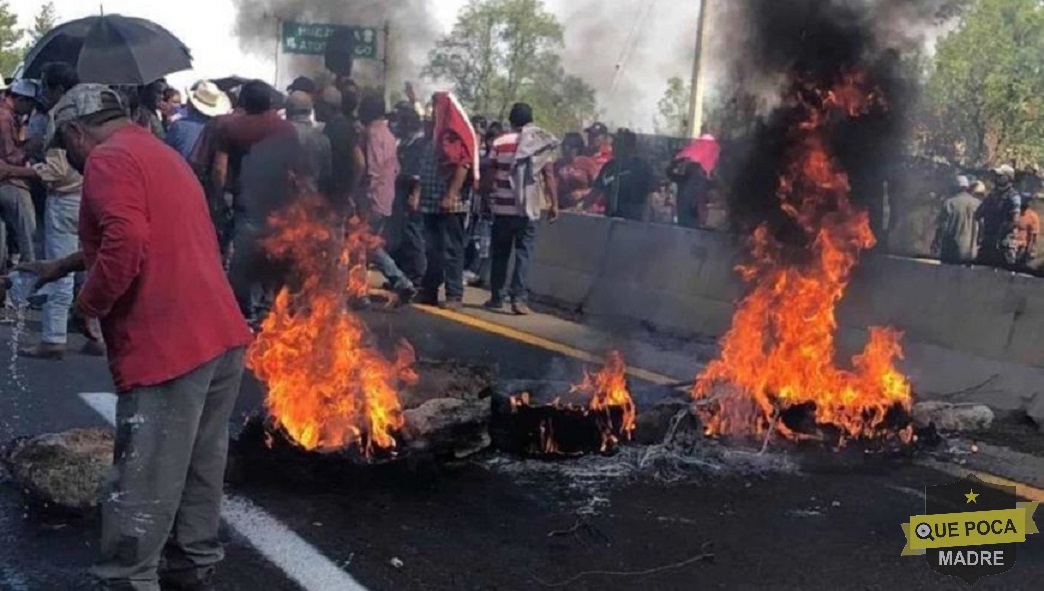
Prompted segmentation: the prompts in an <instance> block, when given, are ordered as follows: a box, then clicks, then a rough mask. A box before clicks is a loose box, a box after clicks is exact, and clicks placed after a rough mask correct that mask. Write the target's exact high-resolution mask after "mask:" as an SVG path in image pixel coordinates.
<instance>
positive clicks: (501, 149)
mask: <svg viewBox="0 0 1044 591" xmlns="http://www.w3.org/2000/svg"><path fill="white" fill-rule="evenodd" d="M518 139H519V133H518V132H511V133H505V134H504V135H502V136H500V137H498V138H497V139H496V140H494V141H493V149H492V151H491V160H492V161H493V194H492V197H491V199H490V209H492V211H493V215H517V216H524V215H526V209H525V203H524V202H523V200H522V199H521V197H520V194H519V192H518V191H517V190H516V189H515V188H513V187H512V184H511V171H512V168H513V167H514V165H515V153H516V152H518Z"/></svg>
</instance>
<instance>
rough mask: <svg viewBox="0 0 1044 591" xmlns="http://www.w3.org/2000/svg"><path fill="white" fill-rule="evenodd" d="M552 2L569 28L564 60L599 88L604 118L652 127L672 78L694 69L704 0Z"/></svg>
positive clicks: (649, 129) (555, 0)
mask: <svg viewBox="0 0 1044 591" xmlns="http://www.w3.org/2000/svg"><path fill="white" fill-rule="evenodd" d="M728 1H731V0H728ZM548 6H549V8H550V9H551V10H552V11H554V12H555V14H556V15H558V17H559V19H560V20H561V22H562V24H563V25H564V27H565V51H564V54H563V64H564V66H565V68H566V70H567V71H568V72H569V73H570V74H574V75H577V76H580V77H581V78H583V79H584V80H585V81H587V83H588V84H590V85H591V86H592V87H593V88H594V89H595V91H596V92H597V96H598V103H599V107H600V108H601V109H602V111H603V117H604V119H605V120H606V121H607V122H609V123H611V124H613V125H617V126H627V127H632V128H639V129H642V130H643V131H649V132H651V131H653V130H652V122H653V116H654V115H655V113H656V103H657V101H658V100H659V98H660V97H661V96H662V95H663V92H664V91H665V90H666V88H667V80H668V79H669V78H671V77H673V76H680V77H681V78H683V79H685V80H688V78H689V77H690V75H691V73H692V60H693V59H694V57H695V54H696V49H695V47H696V27H697V24H698V22H699V3H698V2H691V1H690V2H677V1H673V0H672V1H665V0H640V1H639V0H635V1H631V2H621V1H619V0H614V1H612V2H608V1H606V0H549V2H548Z"/></svg>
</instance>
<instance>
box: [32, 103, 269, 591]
mask: <svg viewBox="0 0 1044 591" xmlns="http://www.w3.org/2000/svg"><path fill="white" fill-rule="evenodd" d="M52 114H53V117H54V122H55V128H56V140H57V141H56V143H55V145H56V146H60V147H63V148H65V150H66V151H67V154H68V157H69V162H70V163H71V164H72V165H73V167H74V168H76V169H77V170H80V171H82V172H83V177H84V184H83V197H82V199H83V204H82V211H81V215H80V239H81V241H82V244H83V251H82V252H80V253H77V254H75V255H72V256H70V257H66V258H65V259H61V260H59V261H49V262H46V263H34V264H32V265H29V266H28V267H27V269H28V270H30V271H33V272H35V273H37V274H38V276H39V281H40V283H46V282H49V281H53V280H56V279H58V278H60V277H62V276H64V275H66V274H68V273H71V272H74V271H77V270H86V271H87V279H86V282H85V283H84V285H83V289H82V290H81V291H80V294H79V296H78V298H77V300H76V306H77V308H79V309H80V310H82V311H83V312H84V313H85V314H87V315H89V316H92V317H97V318H99V319H100V320H101V324H102V331H103V332H104V334H105V341H106V345H107V348H108V355H109V367H110V370H111V372H112V377H113V382H114V384H115V386H116V389H117V392H118V394H119V396H118V399H117V404H116V446H115V450H114V465H113V471H112V473H111V478H110V480H109V481H108V482H107V484H106V486H107V490H106V492H105V494H103V495H102V499H103V501H102V540H101V545H100V549H101V559H100V561H99V562H98V563H97V564H96V565H95V567H94V569H93V572H94V574H95V575H96V576H97V577H99V578H100V579H101V580H102V581H103V582H104V583H105V584H106V585H107V586H108V587H109V588H120V589H140V590H148V591H159V589H160V585H159V578H160V577H159V574H158V572H157V571H158V567H159V564H160V559H161V556H162V557H163V559H164V567H165V571H164V578H165V579H167V580H169V584H170V586H171V587H172V588H178V589H186V588H189V589H212V588H213V586H212V584H211V583H210V578H211V576H212V574H213V570H214V567H215V565H216V564H217V563H218V562H220V561H221V559H222V558H223V551H222V549H221V542H220V539H219V536H218V528H219V525H220V509H221V499H222V487H223V478H224V471H225V459H226V456H227V451H228V420H229V416H230V414H231V412H232V407H233V405H234V403H235V400H236V397H237V395H238V392H239V383H240V378H241V375H242V371H243V356H244V347H245V346H246V345H247V344H248V343H249V342H250V338H251V337H250V332H249V330H248V329H247V326H246V324H245V323H244V322H243V319H242V317H241V316H240V315H239V314H238V310H237V307H236V302H235V299H234V298H233V296H232V290H231V289H230V288H229V285H228V282H227V281H226V279H225V276H224V273H223V271H222V268H221V261H220V259H219V257H218V248H217V240H216V238H215V235H214V232H213V229H212V228H211V226H210V216H209V214H208V211H207V207H206V204H205V201H204V198H203V192H202V188H201V187H200V185H199V183H198V182H197V181H196V178H195V176H194V174H193V172H192V170H191V169H190V168H189V166H188V164H187V163H186V162H185V161H184V160H183V159H182V158H181V157H179V156H178V155H177V153H175V152H174V151H173V150H170V149H169V148H168V147H166V146H164V145H163V143H162V142H161V141H160V140H159V139H158V138H156V137H155V136H153V135H152V133H151V132H150V131H149V130H147V129H143V128H141V127H138V126H136V125H134V124H133V123H132V122H131V121H130V120H129V119H128V118H127V116H126V114H125V111H124V109H123V105H122V104H121V103H120V100H119V97H118V96H117V95H116V93H115V92H113V91H112V90H110V89H109V88H107V87H105V86H102V85H100V84H80V85H78V86H76V87H75V88H73V89H72V90H70V91H69V92H67V93H66V94H65V96H64V97H62V99H61V100H60V101H59V102H58V104H57V105H55V107H54V109H53V110H52Z"/></svg>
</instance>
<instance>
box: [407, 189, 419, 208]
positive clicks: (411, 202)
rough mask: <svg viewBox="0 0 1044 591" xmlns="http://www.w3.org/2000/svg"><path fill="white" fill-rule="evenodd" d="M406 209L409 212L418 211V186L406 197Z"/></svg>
mask: <svg viewBox="0 0 1044 591" xmlns="http://www.w3.org/2000/svg"><path fill="white" fill-rule="evenodd" d="M406 209H407V211H409V212H411V213H413V212H417V211H420V187H418V188H416V189H414V190H413V191H410V196H409V197H407V198H406Z"/></svg>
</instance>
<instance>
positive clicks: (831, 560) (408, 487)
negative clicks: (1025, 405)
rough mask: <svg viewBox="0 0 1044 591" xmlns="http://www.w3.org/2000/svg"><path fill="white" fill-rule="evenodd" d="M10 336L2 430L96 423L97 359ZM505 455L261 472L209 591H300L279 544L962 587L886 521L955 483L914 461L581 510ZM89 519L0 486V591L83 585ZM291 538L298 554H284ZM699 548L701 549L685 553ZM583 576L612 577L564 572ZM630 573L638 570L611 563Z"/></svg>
mask: <svg viewBox="0 0 1044 591" xmlns="http://www.w3.org/2000/svg"><path fill="white" fill-rule="evenodd" d="M368 322H369V324H370V326H371V328H372V329H373V331H374V333H375V334H376V335H378V337H379V339H380V340H381V341H382V342H384V343H391V342H394V341H395V340H397V339H398V338H400V337H406V338H408V339H409V340H410V341H411V342H412V343H413V344H414V346H415V348H416V349H417V351H418V354H419V355H420V356H422V357H430V358H445V357H450V356H452V357H455V358H458V359H467V360H476V361H492V362H496V363H498V364H499V367H500V372H501V373H500V375H501V376H503V377H504V378H509V379H526V378H536V379H565V380H572V379H573V378H575V377H576V376H577V375H578V374H579V371H580V363H579V362H576V361H575V360H572V359H568V358H562V357H559V356H557V355H555V354H553V353H549V352H547V351H544V350H542V349H538V348H535V347H532V346H529V345H524V344H521V343H517V342H514V341H511V340H507V339H505V338H502V337H498V336H494V335H490V334H486V333H482V332H478V331H476V330H473V329H470V328H466V327H464V326H461V325H458V324H455V323H452V322H450V321H448V320H444V319H440V318H435V317H432V316H428V315H425V314H423V313H421V312H418V311H415V310H405V311H401V312H394V313H393V312H377V313H372V314H369V315H368ZM9 338H10V328H9V327H0V368H2V369H0V371H2V372H3V373H2V374H0V436H2V438H3V439H4V440H6V439H8V438H10V437H12V436H15V435H22V434H34V433H42V432H47V431H53V430H61V429H66V428H71V427H81V426H102V425H104V424H105V422H104V420H103V419H102V418H101V417H100V416H99V415H98V414H97V413H96V412H95V411H94V410H92V409H91V408H90V407H88V406H87V405H86V404H85V403H84V401H83V399H82V398H81V397H80V396H79V394H81V393H85V392H88V393H89V392H111V391H112V387H111V383H110V381H109V379H108V374H107V370H106V367H105V364H104V362H103V361H102V360H100V359H93V358H86V357H80V356H72V357H70V358H68V359H67V360H66V361H64V362H61V363H54V362H30V361H20V362H19V363H18V366H17V367H18V369H19V370H20V371H21V373H22V374H24V383H25V384H26V386H27V388H26V390H25V391H22V390H20V389H19V388H18V387H17V386H16V385H15V380H13V379H12V376H11V372H10V368H9V366H8V358H9V352H8V351H9V349H8V348H7V346H6V345H7V343H8V342H9ZM260 400H261V393H260V390H259V388H258V387H257V384H255V383H253V382H249V383H247V384H246V386H245V387H244V389H243V392H242V394H241V399H240V401H239V407H238V409H237V414H236V416H235V417H234V418H233V423H234V425H241V424H242V422H243V420H244V417H245V416H246V415H247V414H249V413H251V412H254V411H256V410H257V408H258V406H259V403H260ZM504 465H514V464H513V462H512V461H511V460H510V459H503V458H494V457H489V456H487V457H484V458H480V459H478V460H476V461H471V462H465V463H462V464H460V465H455V466H445V467H442V468H441V469H439V470H435V471H432V470H424V471H417V472H404V473H395V474H386V475H381V476H377V477H374V478H369V479H362V480H359V481H357V482H352V483H348V484H345V483H343V482H342V483H338V485H337V486H330V487H325V486H321V485H320V486H317V485H316V484H315V483H302V482H290V481H288V479H286V478H281V477H280V475H279V474H278V473H273V475H272V478H270V479H261V480H256V479H254V480H251V481H249V482H243V483H239V484H237V485H235V486H231V487H230V491H229V492H230V494H232V495H233V496H234V497H235V498H238V499H245V500H247V501H248V502H249V503H252V504H253V506H254V507H256V508H257V509H258V510H259V511H260V512H263V513H264V514H265V515H266V516H267V518H271V521H272V522H277V523H279V524H281V526H285V527H281V528H277V529H276V530H270V531H269V530H265V531H266V532H267V533H266V535H271V536H273V537H272V538H271V539H268V540H267V542H266V543H267V545H265V544H261V546H264V549H263V550H259V549H258V545H259V544H258V540H259V539H261V538H259V537H257V536H258V533H257V531H256V530H254V531H253V534H249V533H248V534H247V535H243V534H242V533H237V531H234V530H233V528H231V527H229V528H227V531H226V534H225V535H226V538H227V552H228V557H227V560H226V561H225V563H224V564H223V566H222V568H221V571H220V575H219V580H218V588H219V589H227V590H249V591H257V590H260V589H265V590H267V589H273V590H280V589H288V590H289V589H301V588H302V587H301V586H300V585H298V584H297V583H295V582H294V579H293V578H292V577H293V576H294V575H293V574H292V573H290V571H292V570H294V569H292V568H291V569H288V568H286V567H285V565H286V563H287V560H288V558H287V557H280V556H275V559H274V560H272V558H273V552H274V553H275V554H278V553H279V552H282V551H284V550H285V551H286V552H288V553H290V555H289V558H290V559H295V560H306V559H307V560H313V561H315V564H314V565H313V564H310V563H308V562H307V560H306V562H305V563H304V564H301V565H298V567H297V568H298V571H297V572H301V571H302V570H304V571H307V570H308V569H311V568H312V567H313V566H314V567H315V569H319V568H320V567H322V568H331V567H332V568H335V569H339V570H340V571H343V572H344V573H347V574H348V575H349V576H350V577H351V578H353V579H354V580H355V581H357V583H358V584H359V585H360V586H362V587H365V588H366V589H372V590H388V591H391V590H395V591H400V590H402V591H409V590H418V591H426V590H475V591H478V590H529V589H533V590H538V589H556V588H557V589H570V590H572V589H576V590H586V589H590V590H596V589H597V590H599V591H604V590H615V589H621V590H622V589H628V590H629V589H657V590H660V589H662V590H670V589H686V590H689V589H711V588H717V589H773V590H776V589H795V590H797V589H829V590H835V589H859V590H869V589H887V590H889V591H891V590H896V589H963V588H965V587H966V585H965V583H963V582H962V581H959V580H956V579H947V578H943V577H940V576H939V575H937V574H935V573H934V572H932V571H931V570H930V569H929V568H928V567H927V565H926V564H925V560H924V558H921V557H900V556H899V553H900V550H901V549H902V547H903V543H904V540H903V536H902V533H901V530H900V527H899V524H900V523H902V522H903V521H906V520H907V519H908V518H909V516H911V515H914V514H918V513H920V512H922V511H923V508H924V501H923V499H922V498H921V497H920V496H918V495H919V492H918V491H920V490H923V487H924V486H926V485H936V484H943V483H948V482H951V481H953V480H954V478H953V477H952V476H948V475H945V474H942V473H939V472H935V471H932V470H930V469H927V468H923V467H919V466H916V465H912V464H895V465H886V466H881V465H875V466H872V467H870V466H864V465H860V464H845V465H844V466H843V467H840V468H838V467H836V466H835V467H834V469H831V470H828V471H818V470H802V471H798V472H795V473H774V474H768V475H750V474H746V475H743V474H736V473H731V472H730V471H728V470H725V471H724V472H723V473H718V472H709V473H707V474H701V475H699V476H700V477H699V478H697V479H695V480H694V481H692V482H689V483H683V484H675V485H665V484H663V483H661V482H658V481H655V480H650V479H627V480H621V481H619V482H617V483H616V484H615V485H613V486H608V487H605V488H603V489H599V490H600V493H599V494H600V495H601V496H602V497H604V498H599V499H598V503H597V506H598V510H597V512H596V513H595V514H594V515H593V516H590V517H586V518H583V519H578V512H577V506H578V505H577V500H578V498H577V492H576V487H575V486H573V485H575V484H576V483H575V482H570V481H569V480H570V478H569V477H568V475H566V476H564V477H560V478H555V477H546V476H544V475H543V474H544V473H543V472H535V473H533V474H530V475H529V476H526V469H525V468H524V467H519V466H516V468H518V470H505V469H503V466H504ZM566 472H567V471H566ZM520 474H521V476H520ZM581 496H582V495H581ZM580 500H581V501H582V500H583V499H580ZM1040 521H1041V520H1040V519H1038V523H1039V522H1040ZM266 523H267V522H266ZM97 530H98V527H97V523H96V522H94V521H92V520H85V521H74V520H69V519H55V518H53V517H47V516H43V515H40V514H38V513H35V512H33V511H30V510H28V509H26V508H25V506H24V505H23V501H22V498H21V495H20V493H19V491H17V490H15V488H14V487H13V486H11V485H10V483H9V482H6V481H4V482H2V483H0V544H2V548H3V549H2V550H0V589H3V590H7V589H10V590H12V591H35V590H41V591H50V590H55V589H57V590H65V589H69V590H76V589H87V588H90V587H89V585H90V581H89V579H88V578H87V577H86V575H84V571H85V569H86V567H87V566H88V565H89V564H90V562H91V560H92V558H93V555H94V554H93V553H94V551H95V539H96V537H97V533H98V531H97ZM291 537H293V538H295V539H297V540H298V541H301V542H303V543H304V546H306V547H307V548H309V549H311V550H314V551H315V552H314V554H308V553H306V554H305V555H304V556H305V559H301V558H300V556H301V555H299V554H292V549H293V548H296V547H297V546H295V545H294V544H296V542H294V543H290V542H288V541H287V540H289V539H290V538H291ZM273 547H274V548H276V550H274V551H273V550H272V548H273ZM706 553H713V554H714V556H713V558H711V559H707V560H703V559H697V558H698V557H699V556H700V555H701V554H706ZM266 555H267V557H266ZM1018 556H1019V558H1018V563H1017V564H1016V566H1015V568H1014V569H1013V570H1012V571H1010V572H1008V573H1005V574H1002V575H998V576H995V577H991V578H988V579H984V580H982V581H980V582H979V584H978V586H977V588H979V589H998V590H999V589H1003V590H1005V591H1008V590H1018V589H1027V590H1029V589H1040V586H1041V583H1040V581H1042V580H1044V536H1042V535H1038V536H1031V537H1030V539H1029V541H1028V542H1027V543H1025V544H1022V545H1021V546H1020V547H1019V550H1018ZM295 557H296V558H295ZM280 561H282V563H283V565H284V566H278V565H277V564H278V563H280ZM320 563H321V564H320ZM393 563H394V564H395V565H400V566H395V565H393ZM680 563H684V565H683V566H676V565H678V564H680ZM672 565H674V566H672ZM665 567H670V568H665ZM585 571H613V572H614V573H616V574H588V575H583V576H579V578H577V576H578V575H580V574H581V573H584V572H585ZM636 571H655V572H649V573H647V574H642V575H633V574H632V575H627V574H621V573H634V572H636ZM288 573H290V574H288ZM345 579H346V580H348V578H347V577H346V578H345ZM313 588H316V589H318V588H319V587H313ZM344 588H346V589H348V588H353V587H352V586H351V585H345V587H344ZM354 588H358V587H354ZM309 591H311V589H309ZM324 591H325V589H324Z"/></svg>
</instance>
